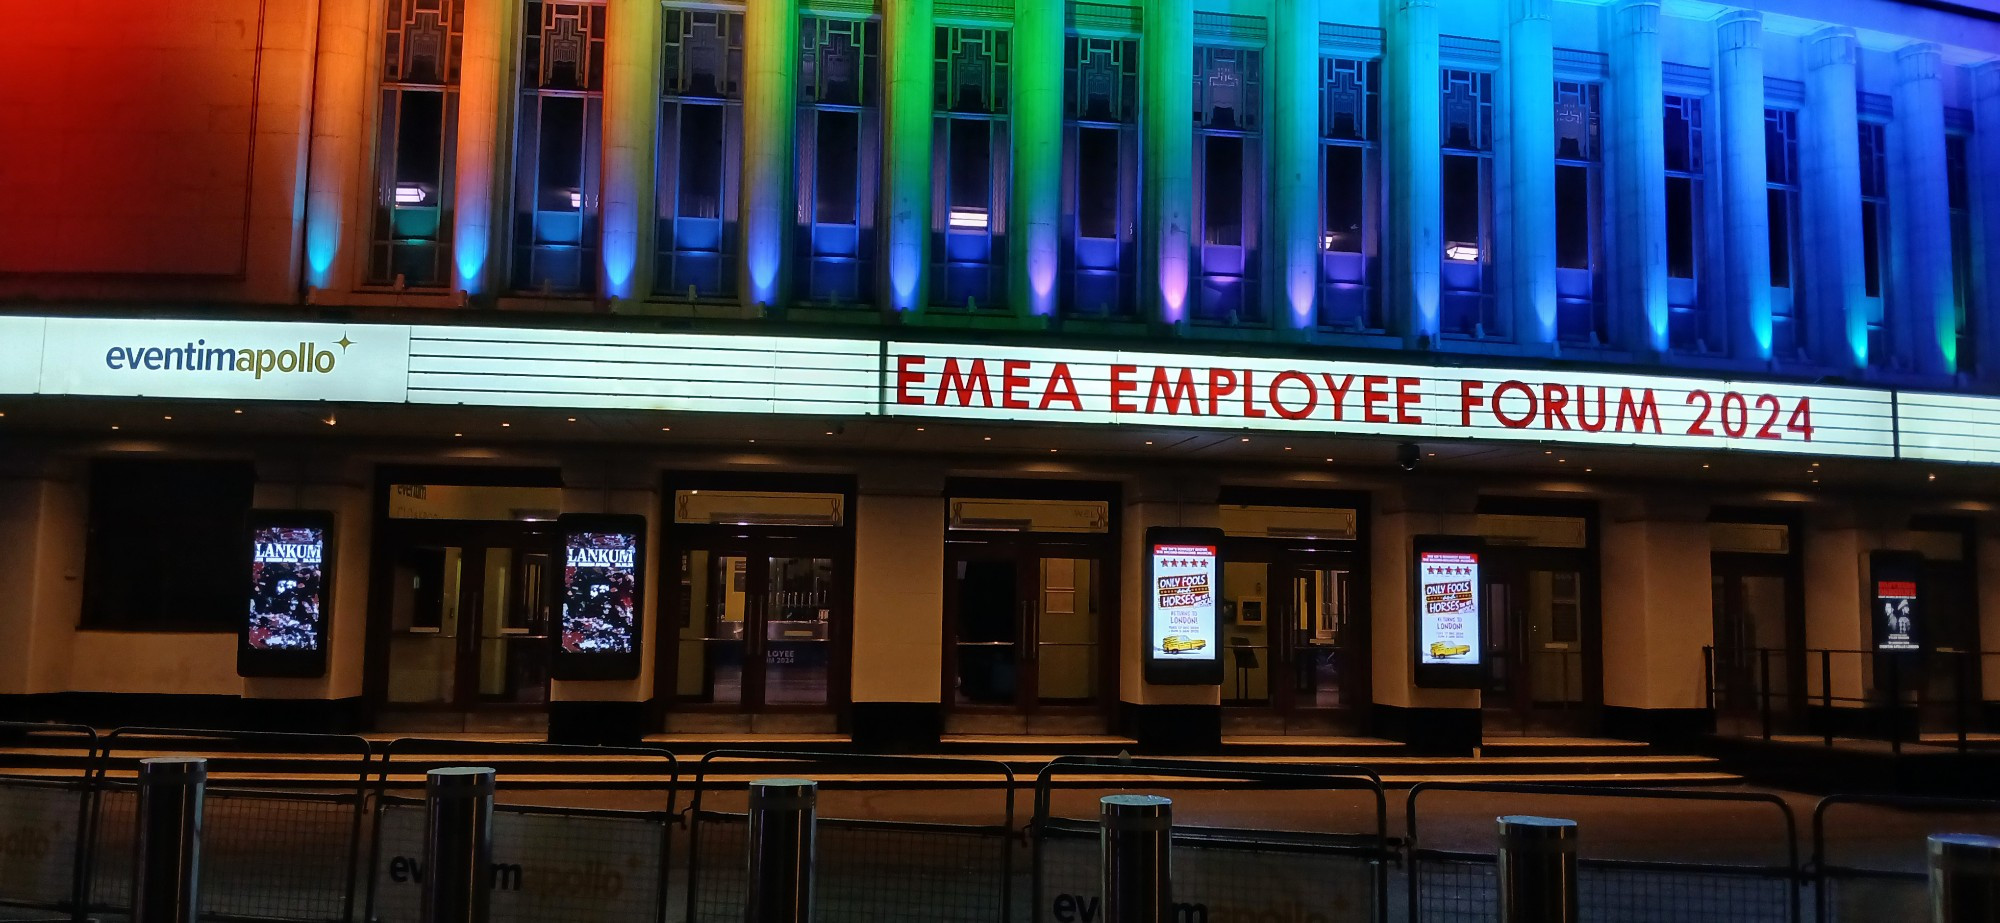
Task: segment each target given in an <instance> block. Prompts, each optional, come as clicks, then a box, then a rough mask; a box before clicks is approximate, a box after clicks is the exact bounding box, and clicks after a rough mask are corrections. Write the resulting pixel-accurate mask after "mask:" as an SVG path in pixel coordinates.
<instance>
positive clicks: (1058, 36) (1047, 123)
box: [1007, 3, 1067, 317]
mask: <svg viewBox="0 0 2000 923" xmlns="http://www.w3.org/2000/svg"><path fill="white" fill-rule="evenodd" d="M1066 6H1067V5H1066V4H1063V3H1016V4H1014V66H1013V74H1012V79H1013V84H1014V85H1013V95H1012V99H1013V106H1014V116H1013V124H1012V129H1013V132H1014V203H1013V215H1014V217H1013V219H1012V223H1013V228H1012V232H1011V233H1010V234H1009V235H1008V237H1009V238H1010V240H1009V242H1008V247H1007V252H1008V266H1007V271H1008V274H1009V277H1010V278H1009V280H1008V291H1010V292H1013V293H1014V295H1013V302H1014V311H1015V313H1017V314H1020V315H1024V316H1038V317H1048V316H1052V315H1054V314H1055V313H1056V299H1057V297H1058V295H1059V294H1060V292H1061V286H1060V285H1058V284H1057V278H1056V277H1057V274H1058V273H1059V272H1060V271H1061V267H1062V147H1063V45H1064V42H1063V38H1064V27H1063V11H1064V9H1065V7H1066Z"/></svg>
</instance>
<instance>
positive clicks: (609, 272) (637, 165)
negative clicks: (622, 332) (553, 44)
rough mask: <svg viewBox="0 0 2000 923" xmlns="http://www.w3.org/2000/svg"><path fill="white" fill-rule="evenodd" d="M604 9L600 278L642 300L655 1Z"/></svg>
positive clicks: (654, 95)
mask: <svg viewBox="0 0 2000 923" xmlns="http://www.w3.org/2000/svg"><path fill="white" fill-rule="evenodd" d="M757 5H758V4H755V3H753V4H751V6H753V7H754V6H757ZM605 14H606V15H605V42H604V191H603V196H604V198H603V216H604V249H603V255H602V257H601V259H602V265H601V269H600V272H601V273H602V275H601V277H600V280H599V281H601V282H602V283H603V285H604V289H603V291H604V294H605V295H606V296H607V297H610V298H612V299H616V300H624V299H631V298H643V297H645V295H646V293H647V292H648V291H649V290H650V288H651V285H650V280H649V277H650V276H651V275H652V273H651V272H650V271H649V270H650V269H651V268H652V238H653V235H652V233H651V232H652V224H653V135H654V129H655V125H656V124H657V122H658V120H659V107H660V74H659V66H660V5H659V3H657V2H655V0H611V3H610V6H609V7H608V8H607V9H606V10H605Z"/></svg>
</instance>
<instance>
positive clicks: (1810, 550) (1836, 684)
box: [1804, 509, 1874, 709]
mask: <svg viewBox="0 0 2000 923" xmlns="http://www.w3.org/2000/svg"><path fill="white" fill-rule="evenodd" d="M1806 527H1807V529H1808V533H1807V535H1806V538H1805V549H1804V553H1805V601H1806V645H1805V646H1806V647H1807V648H1808V649H1832V650H1837V651H1858V650H1867V649H1868V648H1869V647H1870V646H1871V645H1872V644H1874V638H1873V637H1872V636H1871V635H1870V634H1869V632H1868V624H1867V622H1866V621H1864V619H1863V613H1864V612H1866V611H1867V607H1866V605H1865V604H1864V599H1863V597H1862V591H1863V587H1864V586H1865V585H1866V583H1867V580H1868V574H1867V572H1866V571H1865V570H1864V567H1865V565H1866V563H1867V554H1868V550H1869V548H1870V547H1871V542H1870V539H1869V537H1868V536H1867V535H1865V534H1864V532H1863V529H1862V527H1861V523H1860V522H1859V521H1858V518H1857V516H1856V513H1855V511H1854V510H1852V509H1819V510H1813V511H1811V513H1810V515H1809V516H1808V518H1807V524H1806ZM1811 660H1812V659H1811V658H1808V662H1807V663H1806V697H1807V699H1808V701H1809V707H1811V706H1817V705H1818V704H1819V702H1820V697H1821V694H1822V693H1823V692H1824V691H1825V690H1826V689H1827V688H1828V687H1827V684H1826V678H1825V677H1823V676H1822V674H1821V670H1820V666H1819V664H1818V663H1815V662H1811ZM1865 660H1866V658H1863V657H1858V656H1855V655H1853V654H1835V655H1833V657H1832V669H1833V675H1832V687H1831V688H1832V693H1833V698H1834V700H1835V701H1834V708H1836V709H1840V708H1858V707H1860V706H1861V703H1860V698H1861V692H1862V689H1863V688H1864V687H1865V683H1866V677H1865V675H1864V673H1863V669H1864V666H1865Z"/></svg>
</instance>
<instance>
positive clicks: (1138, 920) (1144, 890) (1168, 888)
mask: <svg viewBox="0 0 2000 923" xmlns="http://www.w3.org/2000/svg"><path fill="white" fill-rule="evenodd" d="M1097 826H1098V839H1099V842H1100V844H1101V846H1102V848H1103V855H1104V860H1103V864H1102V866H1101V868H1102V869H1103V875H1104V882H1103V890H1104V923H1164V921H1166V920H1167V915H1168V913H1170V912H1171V910H1172V908H1173V880H1172V875H1171V869H1170V866H1171V862H1170V861H1169V854H1170V850H1169V847H1170V846H1171V845H1172V843H1173V828H1174V803H1173V800H1172V799H1168V798H1162V797H1160V796H1158V795H1106V796H1104V798H1103V799H1102V800H1100V801H1099V802H1098V804H1097Z"/></svg>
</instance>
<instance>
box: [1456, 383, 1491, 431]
mask: <svg viewBox="0 0 2000 923" xmlns="http://www.w3.org/2000/svg"><path fill="white" fill-rule="evenodd" d="M1484 387H1486V383H1485V382H1483V381H1473V380H1472V379H1470V378H1468V379H1466V380H1464V381H1461V382H1459V383H1458V425H1460V426H1464V427H1470V426H1472V409H1473V408H1474V407H1484V406H1486V398H1485V397H1484V396H1482V395H1481V394H1480V393H1479V389H1481V388H1484Z"/></svg>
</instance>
